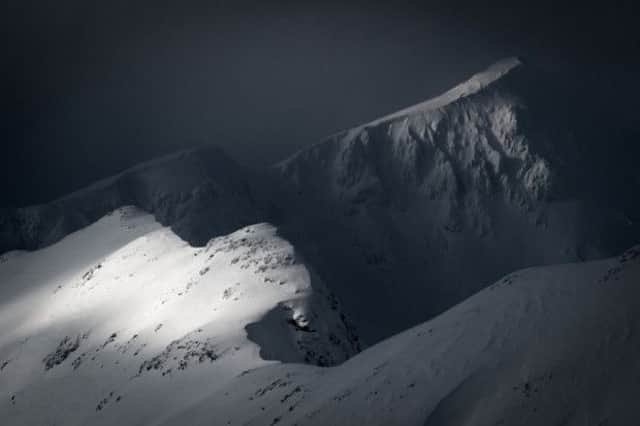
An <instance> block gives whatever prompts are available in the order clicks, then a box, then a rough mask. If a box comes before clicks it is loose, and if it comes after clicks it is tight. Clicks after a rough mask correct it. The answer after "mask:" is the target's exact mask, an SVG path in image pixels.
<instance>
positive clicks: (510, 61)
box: [361, 56, 524, 127]
mask: <svg viewBox="0 0 640 426" xmlns="http://www.w3.org/2000/svg"><path fill="white" fill-rule="evenodd" d="M523 65H524V61H523V60H522V59H521V58H519V57H517V56H513V57H509V58H504V59H501V60H499V61H497V62H495V63H493V64H492V65H490V66H489V67H488V68H487V69H485V70H484V71H481V72H479V73H477V74H474V75H473V76H471V77H470V78H469V79H468V80H466V81H464V82H463V83H460V84H458V85H457V86H455V87H454V88H452V89H450V90H448V91H446V92H445V93H443V94H441V95H439V96H436V97H435V98H431V99H428V100H426V101H424V102H420V103H418V104H415V105H413V106H410V107H408V108H405V109H402V110H400V111H396V112H394V113H391V114H389V115H386V116H384V117H381V118H378V119H376V120H374V121H371V122H369V123H367V124H365V125H364V126H361V127H365V126H372V125H377V124H380V123H383V122H385V121H389V120H394V119H397V118H400V117H404V116H407V115H410V114H415V113H418V112H426V111H431V110H434V109H438V108H441V107H443V106H445V105H447V104H450V103H452V102H454V101H456V100H457V99H460V98H464V97H467V96H470V95H473V94H475V93H478V92H479V91H480V90H482V89H484V88H485V87H487V86H490V85H491V84H493V83H494V82H496V81H498V80H500V79H501V78H502V77H504V76H505V75H507V74H509V73H510V72H511V71H513V70H515V69H517V68H520V67H522V66H523Z"/></svg>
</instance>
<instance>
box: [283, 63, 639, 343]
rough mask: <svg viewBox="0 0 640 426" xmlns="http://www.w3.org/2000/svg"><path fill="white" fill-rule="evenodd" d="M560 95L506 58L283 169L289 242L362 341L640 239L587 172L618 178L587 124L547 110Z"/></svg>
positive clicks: (566, 109)
mask: <svg viewBox="0 0 640 426" xmlns="http://www.w3.org/2000/svg"><path fill="white" fill-rule="evenodd" d="M536 83H537V84H536ZM554 89H555V88H554V87H546V91H545V87H544V84H541V83H540V82H536V76H535V75H534V74H533V73H532V72H531V70H530V69H528V67H527V66H525V65H523V64H522V63H521V61H519V60H518V59H509V60H505V61H503V62H500V63H498V64H496V65H494V66H492V67H490V68H489V69H488V70H487V71H485V72H483V73H480V74H477V75H475V76H473V77H472V78H471V79H470V80H469V81H467V82H465V83H463V84H461V85H459V86H457V87H455V88H454V89H452V90H451V91H449V92H447V93H445V94H443V95H442V96H440V97H438V98H435V99H433V100H430V101H427V102H424V103H422V104H419V105H416V106H414V107H411V108H408V109H406V110H403V111H399V112H397V113H395V114H391V115H389V116H386V117H383V118H381V119H378V120H375V121H373V122H371V123H368V124H364V125H361V126H358V127H356V128H354V129H350V130H347V131H344V132H341V133H338V134H336V135H334V136H332V137H330V138H329V139H327V140H326V141H324V142H323V143H320V144H318V145H315V146H313V147H311V148H309V149H307V150H304V151H302V152H299V153H297V154H295V155H294V156H292V157H291V158H289V159H287V160H285V161H283V162H281V163H279V164H278V165H277V166H276V167H275V169H274V172H275V174H277V175H278V176H279V177H280V179H281V181H282V182H283V186H285V187H287V188H288V189H289V195H288V197H289V200H290V201H289V204H291V205H297V206H298V207H297V208H296V211H297V212H299V213H298V214H299V218H293V219H292V222H291V223H290V228H289V229H290V232H291V234H292V238H294V239H296V242H297V243H298V244H299V246H300V247H304V248H305V249H306V250H307V251H308V252H310V253H312V257H311V259H312V260H313V261H314V262H316V263H317V264H319V265H321V266H319V268H320V270H321V271H323V272H324V273H325V279H326V280H327V281H328V282H331V283H333V285H334V286H335V288H336V291H338V292H339V294H340V296H341V297H342V298H343V300H344V301H345V303H346V304H347V305H348V306H349V308H350V309H353V310H354V311H356V312H357V311H360V312H359V314H356V317H361V318H363V317H366V318H367V321H366V323H365V324H364V325H363V328H364V329H363V332H364V334H365V336H366V337H369V338H370V339H373V340H377V339H379V338H380V337H381V336H382V335H385V334H386V333H390V332H394V331H398V330H400V329H402V328H404V327H406V326H409V325H411V324H412V323H415V322H418V321H419V318H425V317H430V316H432V315H434V314H436V313H438V312H441V311H442V310H444V309H446V308H447V307H449V306H451V305H452V304H454V303H455V302H458V301H460V300H462V299H463V298H465V297H468V296H469V295H470V294H472V293H473V292H475V291H477V290H479V289H480V288H482V287H483V286H484V285H486V284H487V283H488V282H490V281H491V280H493V279H495V278H497V277H498V276H499V274H500V273H501V272H504V271H509V270H513V269H516V268H521V267H525V266H531V265H539V264H551V263H564V262H570V261H576V260H585V259H591V258H598V257H603V256H606V255H610V254H613V253H616V252H619V251H621V250H623V249H624V248H625V247H627V246H629V245H631V244H633V243H634V242H636V241H637V240H638V238H640V235H639V233H638V226H637V225H636V224H633V223H632V222H630V221H629V220H627V219H625V215H624V214H623V213H622V207H620V206H614V205H611V204H609V203H608V202H607V200H606V198H605V197H603V196H602V193H603V191H602V188H605V190H606V187H607V186H613V181H614V180H615V179H614V177H615V176H613V175H612V174H609V176H608V181H607V182H608V183H606V184H604V185H603V182H602V172H601V171H600V172H596V173H591V172H590V169H591V168H593V165H594V164H598V166H599V167H600V168H602V169H606V168H609V169H612V168H614V167H615V166H614V167H612V165H611V164H606V162H599V161H598V158H597V152H598V149H597V146H596V147H595V148H594V146H595V145H597V143H601V141H598V140H597V139H596V135H595V134H591V133H590V132H589V131H588V129H589V128H591V124H589V123H584V124H583V125H582V127H583V128H584V129H582V131H579V132H576V131H575V125H576V119H578V120H579V117H578V116H577V111H575V110H574V109H572V107H571V106H570V105H569V104H568V103H567V102H566V101H564V100H560V101H559V105H553V104H550V103H549V101H550V99H553V97H550V96H549V95H550V93H549V91H551V92H554ZM558 96H562V93H561V92H558ZM556 106H557V108H556ZM594 139H595V140H594ZM607 174H608V173H607ZM632 188H633V186H632V185H629V186H628V187H627V188H626V189H624V190H623V191H625V192H627V193H629V192H630V193H633V189H632ZM605 192H606V191H605ZM328 230H331V231H328ZM313 255H315V257H313ZM462 265H465V266H462ZM469 265H473V266H469ZM363 291H366V292H367V300H368V302H367V305H368V306H363V305H362V304H361V303H359V300H360V298H361V296H360V295H361V294H362V292H363ZM371 294H373V295H374V296H370V295H371ZM376 296H378V297H376ZM371 310H373V311H376V312H378V311H387V312H389V313H390V314H391V316H392V317H395V318H398V319H399V322H398V324H397V325H396V324H390V323H389V322H388V321H382V320H380V321H379V322H378V321H376V319H375V318H374V319H373V320H372V319H371V316H370V315H367V314H366V312H369V311H371ZM383 330H384V331H383Z"/></svg>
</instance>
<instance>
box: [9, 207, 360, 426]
mask: <svg viewBox="0 0 640 426" xmlns="http://www.w3.org/2000/svg"><path fill="white" fill-rule="evenodd" d="M0 282H1V283H2V285H1V286H0V324H1V327H0V419H1V420H0V421H1V423H2V424H3V425H18V424H25V425H26V424H28V425H40V424H41V425H51V424H64V425H74V424H78V425H80V424H83V425H84V424H95V423H96V422H97V421H98V420H99V419H101V418H103V417H101V416H103V412H108V413H109V416H110V417H109V418H110V419H111V421H112V422H120V423H121V424H134V423H135V424H139V423H140V422H142V423H145V424H146V423H148V422H150V420H151V419H154V420H160V419H162V418H164V417H166V416H168V415H170V414H171V413H172V412H175V411H177V410H179V409H183V408H184V407H186V406H188V405H190V404H192V403H193V402H194V401H197V400H198V399H199V397H200V395H204V394H206V393H208V392H211V391H212V390H215V389H224V388H225V387H226V386H228V385H229V383H230V382H231V381H233V380H234V378H235V377H236V376H237V375H240V374H241V373H242V372H243V371H244V370H247V369H251V368H255V367H258V366H263V365H268V364H270V363H273V361H288V362H307V363H313V364H317V365H332V364H335V363H338V362H342V361H344V360H345V359H347V358H348V357H350V356H352V355H353V354H354V353H356V352H357V351H358V350H359V344H358V341H357V337H356V336H355V335H354V334H353V332H352V330H351V329H350V327H349V325H348V323H347V322H346V318H345V316H344V314H342V312H341V310H340V305H339V303H338V302H337V300H336V299H335V297H333V296H332V294H331V293H330V292H328V291H327V289H326V288H325V286H324V285H323V283H322V282H321V281H320V280H319V279H318V278H317V277H316V276H315V274H314V273H313V272H312V271H311V270H310V269H308V268H307V267H306V266H305V264H304V263H303V262H302V261H301V259H300V258H299V256H298V255H297V254H296V252H295V250H294V249H293V247H292V246H291V245H290V244H289V243H287V242H286V241H285V240H283V239H282V238H280V237H279V236H278V235H277V231H276V229H275V228H274V227H273V226H272V225H269V224H264V223H263V224H256V225H250V226H247V227H244V228H242V229H239V230H237V231H235V232H233V233H231V234H228V235H225V236H220V237H218V238H215V239H212V240H211V241H209V242H208V243H207V244H206V245H205V246H204V247H201V248H194V247H191V246H190V245H189V244H187V243H186V242H184V241H182V240H181V239H179V238H178V237H177V236H176V235H175V234H174V233H173V232H172V231H171V230H170V229H169V228H166V227H162V226H161V225H160V224H159V223H157V222H156V221H155V220H154V219H153V217H152V216H150V215H149V214H146V213H143V212H141V211H139V210H138V209H136V208H132V207H126V208H121V209H118V210H116V211H115V212H113V213H111V214H109V215H108V216H106V217H104V218H102V219H100V220H99V221H97V222H96V223H94V224H92V225H90V226H88V227H86V228H84V229H82V230H80V231H78V232H76V233H73V234H71V235H69V236H67V237H66V238H64V239H63V240H61V241H60V242H58V243H56V244H54V245H51V246H49V247H47V248H45V249H42V250H38V251H34V252H9V253H7V254H5V255H3V256H2V257H1V258H0Z"/></svg>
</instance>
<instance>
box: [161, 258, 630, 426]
mask: <svg viewBox="0 0 640 426" xmlns="http://www.w3.org/2000/svg"><path fill="white" fill-rule="evenodd" d="M639 283H640V247H636V248H635V249H632V250H629V251H627V252H626V253H625V254H624V255H622V256H620V257H618V258H613V259H608V260H602V261H594V262H587V263H582V264H566V265H557V266H550V267H539V268H533V269H526V270H521V271H517V272H514V273H512V274H509V275H507V276H505V277H504V278H502V279H501V280H499V281H498V282H496V283H495V284H493V285H491V286H490V287H488V288H486V289H485V290H483V291H481V292H480V293H478V294H476V295H474V296H473V297H471V298H469V299H468V300H466V301H464V302H463V303H461V304H459V305H457V306H455V307H454V308H452V309H450V310H449V311H447V312H445V313H443V314H442V315H440V316H438V317H436V318H434V319H433V320H431V321H429V322H426V323H424V324H422V325H419V326H417V327H414V328H412V329H410V330H408V331H405V332H403V333H402V334H400V335H397V336H394V337H392V338H390V339H388V340H386V341H384V342H382V343H379V344H377V345H375V346H373V347H371V348H369V349H367V350H365V351H364V352H362V353H361V354H358V355H356V356H355V357H353V358H352V359H350V360H349V361H347V362H346V363H344V364H342V365H340V366H338V367H334V368H330V369H317V368H313V367H310V366H301V365H300V366H299V365H287V364H284V365H274V366H266V367H262V368H259V369H256V370H253V371H251V372H249V373H247V374H245V375H243V376H242V377H239V378H238V379H237V380H235V381H234V382H233V383H232V384H231V385H230V387H228V388H226V389H225V390H224V392H222V391H217V392H212V393H211V394H210V395H209V396H208V397H207V398H206V399H203V400H202V401H201V402H199V403H197V404H195V405H194V406H193V407H191V408H189V409H187V410H185V411H184V412H181V413H179V414H177V415H176V416H175V417H174V418H173V419H171V420H170V421H168V422H167V423H165V425H167V426H168V425H180V424H190V425H194V426H195V425H205V424H212V423H215V424H234V425H238V424H241V425H276V424H277V425H340V426H343V425H363V424H366V425H374V426H375V425H405V426H412V425H415V426H435V425H438V426H446V425H457V426H459V425H473V426H485V425H486V426H489V425H560V424H562V425H569V426H572V425H585V424H593V425H604V424H611V425H614V424H615V425H630V426H631V425H635V424H636V423H637V419H638V408H637V404H636V402H635V401H636V395H637V393H638V392H639V391H640V381H638V378H639V377H640V334H638V330H639V329H640V316H639V315H638V312H640V287H639V286H638V284H639Z"/></svg>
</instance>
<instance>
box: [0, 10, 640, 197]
mask: <svg viewBox="0 0 640 426" xmlns="http://www.w3.org/2000/svg"><path fill="white" fill-rule="evenodd" d="M378 3H380V2H370V3H369V4H368V3H363V2H358V3H353V2H352V3H346V2H340V3H337V2H336V3H333V2H326V1H318V2H304V1H298V2H290V3H285V2H269V1H257V0H256V1H253V2H249V1H196V0H184V1H179V2H178V1H174V2H170V1H153V2H151V1H138V2H134V1H109V2H91V1H77V0H69V1H63V2H50V1H33V0H27V1H25V0H19V1H18V0H9V1H6V2H4V5H3V6H2V9H1V10H0V22H1V28H2V31H3V33H4V34H3V38H2V39H3V41H4V44H5V46H4V48H3V55H2V58H3V64H2V78H1V80H0V89H1V90H2V92H1V93H2V97H1V99H2V101H1V102H0V108H1V111H0V112H1V114H2V115H1V117H2V118H1V119H0V131H1V132H2V133H1V136H0V137H2V141H3V142H2V155H0V158H1V160H2V161H1V163H0V170H1V173H2V175H0V178H1V179H0V182H1V187H0V206H18V205H26V204H32V203H39V202H45V201H48V200H51V199H53V198H56V197H58V196H61V195H63V194H65V193H68V192H70V191H73V190H75V189H78V188H80V187H82V186H85V185H87V184H88V183H90V182H91V181H94V180H96V179H99V178H101V177H105V176H108V175H111V174H114V173H116V172H118V171H120V170H122V169H124V168H126V167H128V166H131V165H133V164H135V163H137V162H140V161H143V160H146V159H150V158H152V157H155V156H158V155H160V154H163V153H166V152H169V151H173V150H177V149H182V148H187V147H190V146H193V145H197V144H202V143H212V144H217V145H219V146H221V147H222V148H223V149H225V150H226V151H227V152H228V153H229V154H230V155H231V156H233V157H234V158H235V159H236V160H238V161H239V162H240V163H244V164H247V165H251V166H258V167H263V166H268V165H269V164H271V163H272V162H274V161H277V160H278V159H281V158H283V157H285V156H286V155H288V154H289V153H291V152H293V151H295V150H297V149H300V148H302V147H304V146H306V145H308V144H311V143H314V142H317V141H318V140H320V139H321V138H322V137H323V136H325V135H328V134H330V133H333V132H335V131H337V130H340V129H343V128H346V127H350V126H353V125H356V124H359V123H361V122H364V121H368V120H371V119H373V118H376V117H377V116H380V115H383V114H386V113H389V112H391V111H394V110H396V109H399V108H402V107H405V106H409V105H411V104H414V103H416V102H419V101H422V100H424V99H426V98H429V97H432V96H434V95H437V94H439V93H440V92H442V91H444V90H446V89H448V88H450V87H451V86H452V85H454V84H456V83H458V82H459V81H461V80H464V79H465V78H467V77H468V76H470V75H471V74H473V73H475V72H477V71H480V70H482V69H483V68H485V67H486V66H487V65H489V64H491V63H492V62H494V61H495V60H498V59H500V58H502V57H504V56H513V55H519V56H522V57H524V58H525V59H526V60H527V61H528V62H530V63H535V64H537V65H538V66H540V67H543V68H546V69H548V70H551V71H553V72H556V71H557V72H562V73H564V75H569V76H571V77H572V80H573V81H574V82H575V83H576V87H577V89H576V90H577V92H581V93H588V96H585V98H586V99H589V100H590V101H591V102H592V103H593V109H594V110H599V109H601V110H602V117H603V120H612V119H615V120H620V121H621V124H620V127H621V128H624V126H627V125H629V126H631V125H632V124H624V123H633V120H634V118H635V117H634V116H633V115H634V114H635V112H636V111H638V110H639V108H638V106H639V105H638V99H640V96H638V95H639V94H640V90H639V89H638V83H637V75H638V70H639V68H640V59H638V58H639V56H638V54H637V53H638V50H639V49H638V44H639V37H638V33H637V30H635V26H636V24H637V22H636V18H637V16H638V13H637V10H636V7H635V6H634V5H633V3H632V2H614V1H609V2H606V3H601V4H599V5H597V7H596V6H595V5H594V6H591V5H590V4H589V3H588V2H583V3H581V4H580V5H579V6H576V5H571V4H568V3H565V4H562V5H558V4H556V5H554V4H552V3H550V2H549V3H545V2H509V3H505V4H499V3H497V2H493V3H492V2H479V1H473V2H472V1H467V2H462V1H446V2H445V1H442V2H429V1H425V2H421V3H406V2H386V5H383V6H381V5H379V4H378ZM625 137H627V136H625ZM603 143H606V141H603ZM629 143H632V142H629Z"/></svg>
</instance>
